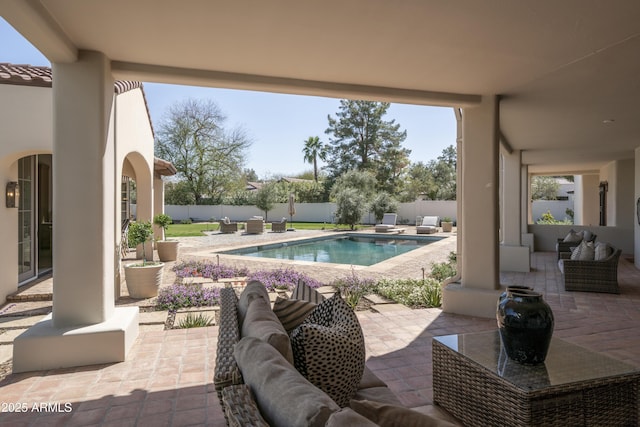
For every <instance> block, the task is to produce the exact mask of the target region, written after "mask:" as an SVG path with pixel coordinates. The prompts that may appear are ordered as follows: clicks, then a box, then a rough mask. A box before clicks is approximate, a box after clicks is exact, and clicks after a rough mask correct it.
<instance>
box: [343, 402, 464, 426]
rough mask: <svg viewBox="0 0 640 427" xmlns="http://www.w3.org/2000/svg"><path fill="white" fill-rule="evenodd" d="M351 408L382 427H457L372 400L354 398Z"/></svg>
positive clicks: (407, 409) (410, 410) (430, 416)
mask: <svg viewBox="0 0 640 427" xmlns="http://www.w3.org/2000/svg"><path fill="white" fill-rule="evenodd" d="M350 406H351V409H353V410H354V411H356V412H357V413H359V414H360V415H362V416H364V417H366V418H368V419H369V420H371V421H373V422H374V423H376V424H378V425H379V426H381V427H456V424H453V423H451V422H449V421H447V420H444V419H440V418H437V417H435V416H432V415H427V414H422V413H420V412H418V411H414V410H413V409H409V408H405V407H403V406H396V405H389V404H386V403H380V402H373V401H370V400H352V401H351V404H350Z"/></svg>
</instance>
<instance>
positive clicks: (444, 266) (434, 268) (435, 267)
mask: <svg viewBox="0 0 640 427" xmlns="http://www.w3.org/2000/svg"><path fill="white" fill-rule="evenodd" d="M455 275H456V267H455V265H453V264H452V263H450V262H436V263H433V264H431V273H429V276H430V277H431V278H433V279H435V280H437V281H438V282H442V281H444V279H446V278H448V277H453V276H455Z"/></svg>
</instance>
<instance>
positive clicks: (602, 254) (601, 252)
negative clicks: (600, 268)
mask: <svg viewBox="0 0 640 427" xmlns="http://www.w3.org/2000/svg"><path fill="white" fill-rule="evenodd" d="M609 255H610V252H609V245H608V244H607V243H604V242H600V243H597V244H596V248H595V255H594V257H593V259H594V260H596V261H601V260H603V259H605V258H607V257H608V256H609Z"/></svg>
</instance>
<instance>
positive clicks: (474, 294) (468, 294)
mask: <svg viewBox="0 0 640 427" xmlns="http://www.w3.org/2000/svg"><path fill="white" fill-rule="evenodd" d="M500 292H501V291H500V290H499V289H496V290H493V289H478V288H470V287H465V286H463V285H462V283H460V282H454V283H449V284H448V285H447V286H445V287H444V288H443V289H442V311H444V312H445V313H454V314H463V315H466V316H474V317H486V318H495V317H496V305H497V303H498V297H499V296H500Z"/></svg>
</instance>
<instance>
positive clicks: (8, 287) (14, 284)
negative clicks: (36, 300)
mask: <svg viewBox="0 0 640 427" xmlns="http://www.w3.org/2000/svg"><path fill="white" fill-rule="evenodd" d="M0 99H2V101H3V102H1V103H0V179H1V180H0V188H1V190H0V191H2V195H3V196H2V201H1V202H0V236H1V237H2V242H3V244H2V245H0V304H2V303H3V302H4V301H5V298H6V297H7V295H8V294H10V293H12V292H15V291H16V290H17V288H18V209H13V208H7V207H5V206H6V204H5V201H4V192H5V187H6V185H7V182H9V181H17V180H18V163H17V160H18V159H20V158H22V157H24V156H29V155H33V154H39V153H51V147H52V145H51V135H52V129H53V125H52V122H53V118H52V117H53V115H52V98H51V89H50V88H42V87H28V86H18V85H7V84H0Z"/></svg>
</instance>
